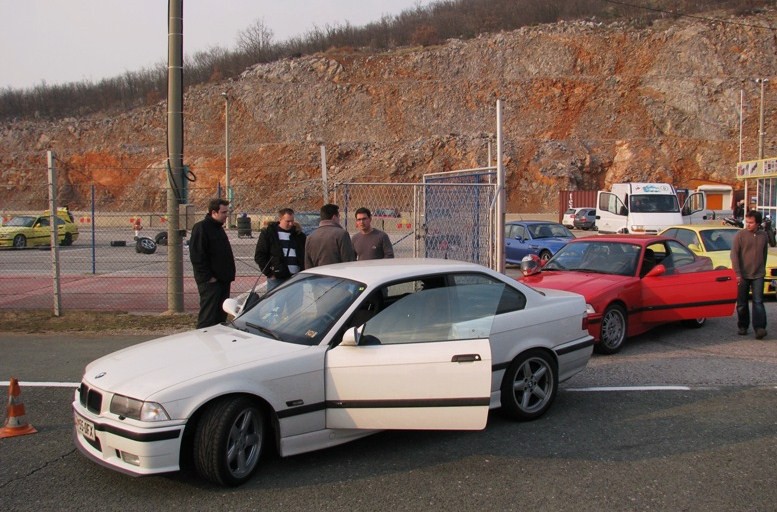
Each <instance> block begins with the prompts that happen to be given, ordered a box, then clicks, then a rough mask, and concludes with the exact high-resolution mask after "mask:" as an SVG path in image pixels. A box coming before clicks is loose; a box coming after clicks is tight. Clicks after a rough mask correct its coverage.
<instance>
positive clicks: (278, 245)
mask: <svg viewBox="0 0 777 512" xmlns="http://www.w3.org/2000/svg"><path fill="white" fill-rule="evenodd" d="M304 257H305V233H303V232H302V229H301V228H300V227H299V225H296V224H295V223H294V210H292V209H291V208H283V209H282V210H280V211H278V221H277V222H271V223H269V224H268V225H267V226H266V227H264V228H262V230H261V231H259V240H257V242H256V251H255V253H254V261H256V264H257V265H259V270H260V271H261V272H262V273H263V274H264V275H265V276H267V291H268V292H269V291H270V290H272V289H273V288H275V287H276V286H278V285H279V284H281V283H282V282H284V281H285V280H287V279H288V278H290V277H291V276H293V275H294V274H296V273H297V272H299V271H300V270H302V269H303V268H304Z"/></svg>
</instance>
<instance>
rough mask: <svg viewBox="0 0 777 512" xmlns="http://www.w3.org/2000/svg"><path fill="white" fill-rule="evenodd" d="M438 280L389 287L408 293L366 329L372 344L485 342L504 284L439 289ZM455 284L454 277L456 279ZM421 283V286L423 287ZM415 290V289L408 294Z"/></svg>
mask: <svg viewBox="0 0 777 512" xmlns="http://www.w3.org/2000/svg"><path fill="white" fill-rule="evenodd" d="M438 279H440V278H434V279H431V280H430V279H421V280H414V281H412V282H408V283H406V284H407V285H408V286H403V283H400V284H395V285H392V286H391V287H387V289H386V294H385V295H386V296H390V294H391V291H390V290H389V289H388V288H391V289H392V290H393V291H394V292H395V294H394V295H393V296H394V297H396V296H397V295H396V292H397V291H399V290H407V293H406V294H401V295H399V299H398V300H396V301H394V302H392V301H391V300H388V301H386V302H387V303H388V305H387V306H386V307H385V308H384V309H383V310H382V311H380V312H379V313H378V314H377V315H375V316H374V317H373V318H371V319H370V320H369V321H367V323H366V324H365V325H364V330H363V332H362V336H363V337H364V339H365V340H370V343H379V344H384V345H386V344H399V343H424V342H437V341H451V340H462V339H475V338H486V337H488V336H489V335H490V333H491V324H492V322H493V318H494V314H495V313H496V311H497V309H498V307H499V304H500V302H501V300H502V295H503V293H504V289H505V288H506V285H505V284H504V283H502V282H499V281H489V280H479V279H475V278H468V279H463V281H461V282H460V283H459V284H456V285H454V286H447V285H445V284H443V285H442V286H438V285H439V284H440V282H439V281H438ZM453 282H454V283H455V279H454V280H453ZM419 283H423V284H422V285H421V286H420V288H419ZM413 289H415V290H416V291H414V292H413V291H410V290H413Z"/></svg>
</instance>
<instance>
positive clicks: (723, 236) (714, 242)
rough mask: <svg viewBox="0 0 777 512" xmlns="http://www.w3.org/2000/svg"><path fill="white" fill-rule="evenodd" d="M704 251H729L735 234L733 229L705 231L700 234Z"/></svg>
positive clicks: (735, 231)
mask: <svg viewBox="0 0 777 512" xmlns="http://www.w3.org/2000/svg"><path fill="white" fill-rule="evenodd" d="M700 234H701V239H702V241H703V242H704V247H705V249H706V250H708V251H710V252H713V251H730V250H731V245H732V244H733V243H734V237H735V236H736V234H737V230H735V229H705V230H704V231H701V232H700Z"/></svg>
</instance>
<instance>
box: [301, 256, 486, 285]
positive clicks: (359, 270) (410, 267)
mask: <svg viewBox="0 0 777 512" xmlns="http://www.w3.org/2000/svg"><path fill="white" fill-rule="evenodd" d="M303 272H304V273H312V274H321V275H328V276H334V277H343V278H346V279H353V280H355V281H360V282H362V283H364V284H366V285H368V286H370V285H373V284H376V283H383V282H386V281H393V280H395V279H403V278H407V277H412V276H414V275H418V274H429V273H433V272H486V273H488V274H490V275H493V276H500V274H498V273H497V272H494V271H493V270H491V269H489V268H486V267H484V266H482V265H478V264H476V263H467V262H465V261H456V260H444V259H435V258H392V259H382V260H365V261H352V262H350V263H336V264H334V265H324V266H321V267H314V268H311V269H305V270H304V271H303Z"/></svg>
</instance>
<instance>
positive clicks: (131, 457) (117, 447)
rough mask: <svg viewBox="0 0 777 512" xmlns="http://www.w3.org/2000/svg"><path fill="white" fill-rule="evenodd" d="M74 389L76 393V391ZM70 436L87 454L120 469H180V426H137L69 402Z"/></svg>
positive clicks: (139, 473) (149, 472) (138, 471)
mask: <svg viewBox="0 0 777 512" xmlns="http://www.w3.org/2000/svg"><path fill="white" fill-rule="evenodd" d="M76 393H78V392H77V391H76ZM73 415H74V416H73V420H74V423H75V424H74V426H73V438H74V441H75V445H76V447H77V448H78V449H79V450H80V451H81V453H83V454H84V455H85V456H86V457H87V458H89V459H91V460H92V461H93V462H96V463H97V464H100V465H102V466H105V467H108V468H110V469H113V470H115V471H119V472H121V473H125V474H129V475H133V476H142V475H152V474H157V473H169V472H172V471H178V470H179V469H180V464H179V458H180V452H181V441H182V438H183V430H184V426H185V425H183V424H181V425H172V426H171V425H169V423H168V424H167V425H165V426H164V427H161V428H153V429H151V428H138V427H135V426H132V425H126V424H124V423H122V422H120V421H116V420H111V419H107V418H101V417H97V416H95V415H94V414H92V413H90V412H89V411H87V410H86V409H84V408H83V407H82V406H81V404H80V403H79V401H78V396H76V399H75V401H74V402H73Z"/></svg>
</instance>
